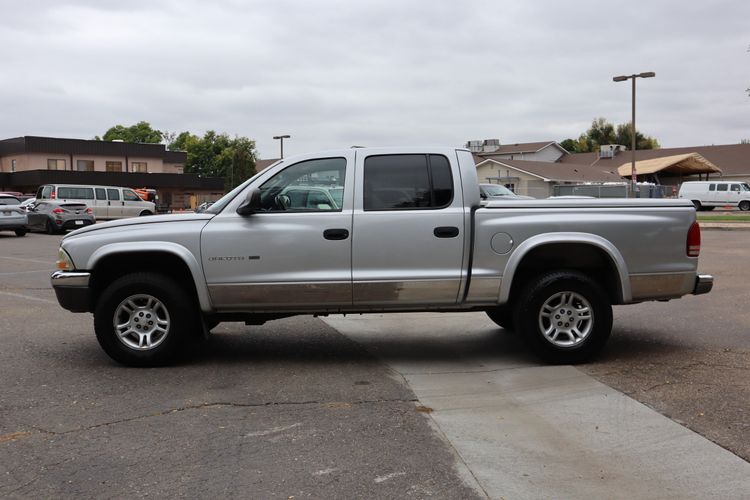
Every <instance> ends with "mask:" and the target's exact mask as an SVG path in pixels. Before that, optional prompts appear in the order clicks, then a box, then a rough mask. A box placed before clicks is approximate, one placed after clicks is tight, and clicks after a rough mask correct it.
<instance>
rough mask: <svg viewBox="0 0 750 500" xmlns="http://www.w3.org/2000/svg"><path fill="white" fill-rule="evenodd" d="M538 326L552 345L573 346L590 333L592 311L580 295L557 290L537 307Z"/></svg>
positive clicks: (587, 302)
mask: <svg viewBox="0 0 750 500" xmlns="http://www.w3.org/2000/svg"><path fill="white" fill-rule="evenodd" d="M539 328H540V331H541V332H542V335H543V336H544V338H545V339H547V341H548V342H550V343H552V344H553V345H555V346H557V347H575V346H577V345H580V344H581V343H582V342H583V341H584V340H586V338H587V337H588V336H589V335H590V334H591V331H592V330H593V328H594V312H593V309H592V307H591V304H590V303H589V301H588V300H586V298H585V297H583V296H582V295H580V294H578V293H575V292H571V291H565V292H559V293H556V294H554V295H552V296H551V297H549V298H548V299H547V300H546V301H545V302H544V304H542V307H541V308H540V309H539Z"/></svg>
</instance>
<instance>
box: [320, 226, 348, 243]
mask: <svg viewBox="0 0 750 500" xmlns="http://www.w3.org/2000/svg"><path fill="white" fill-rule="evenodd" d="M348 237H349V230H348V229H326V230H325V231H323V238H325V239H327V240H345V239H347V238H348Z"/></svg>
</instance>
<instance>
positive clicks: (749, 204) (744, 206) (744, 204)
mask: <svg viewBox="0 0 750 500" xmlns="http://www.w3.org/2000/svg"><path fill="white" fill-rule="evenodd" d="M738 207H739V209H740V210H742V211H743V212H747V211H748V210H750V201H747V200H742V201H741V202H740V204H739V205H738Z"/></svg>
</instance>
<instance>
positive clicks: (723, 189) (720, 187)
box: [716, 184, 729, 191]
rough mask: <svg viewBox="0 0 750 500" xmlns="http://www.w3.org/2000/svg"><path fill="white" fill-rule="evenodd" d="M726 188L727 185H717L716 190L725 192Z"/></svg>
mask: <svg viewBox="0 0 750 500" xmlns="http://www.w3.org/2000/svg"><path fill="white" fill-rule="evenodd" d="M727 187H729V186H728V185H727V184H719V185H718V186H716V190H717V191H726V190H727Z"/></svg>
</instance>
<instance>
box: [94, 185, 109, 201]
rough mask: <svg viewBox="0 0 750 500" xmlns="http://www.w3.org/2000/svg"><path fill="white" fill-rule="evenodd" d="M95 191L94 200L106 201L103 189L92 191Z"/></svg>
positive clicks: (105, 193)
mask: <svg viewBox="0 0 750 500" xmlns="http://www.w3.org/2000/svg"><path fill="white" fill-rule="evenodd" d="M94 191H96V199H97V200H106V199H107V192H106V191H104V188H96V189H94Z"/></svg>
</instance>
